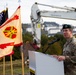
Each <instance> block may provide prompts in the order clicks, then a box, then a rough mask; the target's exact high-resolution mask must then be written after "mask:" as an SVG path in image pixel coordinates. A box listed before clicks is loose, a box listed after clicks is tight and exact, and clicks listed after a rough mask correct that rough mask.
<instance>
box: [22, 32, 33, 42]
mask: <svg viewBox="0 0 76 75" xmlns="http://www.w3.org/2000/svg"><path fill="white" fill-rule="evenodd" d="M32 39H33V37H32V35H31V34H30V33H28V32H27V33H25V34H23V42H24V43H26V41H30V42H31V41H32Z"/></svg>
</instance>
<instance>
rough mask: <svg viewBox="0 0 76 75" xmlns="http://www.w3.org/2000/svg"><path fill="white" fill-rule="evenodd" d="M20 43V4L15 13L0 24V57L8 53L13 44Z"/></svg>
mask: <svg viewBox="0 0 76 75" xmlns="http://www.w3.org/2000/svg"><path fill="white" fill-rule="evenodd" d="M21 44H22V26H21V15H20V6H19V7H18V8H17V10H16V11H15V13H14V14H13V15H12V16H11V17H10V18H9V19H7V20H6V21H5V22H4V23H3V24H2V25H1V26H0V57H2V56H5V55H8V54H10V53H11V51H12V50H13V47H14V46H15V45H21Z"/></svg>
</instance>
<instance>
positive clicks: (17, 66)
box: [0, 60, 29, 75]
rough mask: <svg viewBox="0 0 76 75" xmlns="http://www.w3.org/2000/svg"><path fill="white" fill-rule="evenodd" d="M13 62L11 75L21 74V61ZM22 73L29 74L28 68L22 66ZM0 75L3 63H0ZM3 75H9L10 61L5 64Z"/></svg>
mask: <svg viewBox="0 0 76 75" xmlns="http://www.w3.org/2000/svg"><path fill="white" fill-rule="evenodd" d="M12 62H13V74H14V75H19V74H22V61H21V60H15V61H12ZM24 72H25V74H27V73H28V72H29V67H28V66H24ZM0 75H3V62H0ZM5 75H11V64H10V61H6V62H5Z"/></svg>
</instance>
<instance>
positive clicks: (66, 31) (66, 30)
mask: <svg viewBox="0 0 76 75" xmlns="http://www.w3.org/2000/svg"><path fill="white" fill-rule="evenodd" d="M62 26H63V27H62V30H61V31H62V32H63V36H64V38H66V39H69V38H71V37H72V36H73V26H71V25H69V24H63V25H62Z"/></svg>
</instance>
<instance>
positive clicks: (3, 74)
mask: <svg viewBox="0 0 76 75" xmlns="http://www.w3.org/2000/svg"><path fill="white" fill-rule="evenodd" d="M3 75H5V56H4V57H3Z"/></svg>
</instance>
